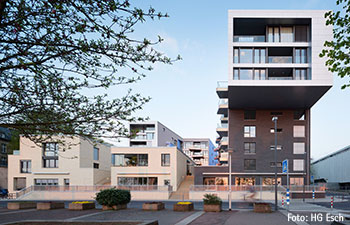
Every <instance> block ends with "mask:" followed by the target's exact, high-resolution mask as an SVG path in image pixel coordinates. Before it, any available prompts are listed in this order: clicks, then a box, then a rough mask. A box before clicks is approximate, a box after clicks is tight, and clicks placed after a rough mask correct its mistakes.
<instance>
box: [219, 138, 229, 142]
mask: <svg viewBox="0 0 350 225" xmlns="http://www.w3.org/2000/svg"><path fill="white" fill-rule="evenodd" d="M220 142H228V137H222V138H221V141H220Z"/></svg>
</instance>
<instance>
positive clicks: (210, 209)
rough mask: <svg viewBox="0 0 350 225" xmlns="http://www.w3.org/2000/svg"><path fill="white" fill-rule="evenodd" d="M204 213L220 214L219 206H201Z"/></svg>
mask: <svg viewBox="0 0 350 225" xmlns="http://www.w3.org/2000/svg"><path fill="white" fill-rule="evenodd" d="M203 208H204V211H205V212H221V204H220V205H207V204H204V205H203Z"/></svg>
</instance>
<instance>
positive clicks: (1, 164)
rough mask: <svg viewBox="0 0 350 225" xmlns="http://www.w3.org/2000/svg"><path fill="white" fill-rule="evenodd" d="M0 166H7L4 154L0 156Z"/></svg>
mask: <svg viewBox="0 0 350 225" xmlns="http://www.w3.org/2000/svg"><path fill="white" fill-rule="evenodd" d="M0 166H7V158H6V157H5V156H2V157H1V160H0Z"/></svg>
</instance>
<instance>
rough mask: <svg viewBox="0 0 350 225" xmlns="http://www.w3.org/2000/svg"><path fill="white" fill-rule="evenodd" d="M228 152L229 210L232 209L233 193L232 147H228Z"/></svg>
mask: <svg viewBox="0 0 350 225" xmlns="http://www.w3.org/2000/svg"><path fill="white" fill-rule="evenodd" d="M227 152H228V185H229V186H228V210H229V211H231V209H232V205H231V193H232V187H231V185H232V152H233V150H232V149H227Z"/></svg>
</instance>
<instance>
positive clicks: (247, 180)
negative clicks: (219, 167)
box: [235, 177, 255, 185]
mask: <svg viewBox="0 0 350 225" xmlns="http://www.w3.org/2000/svg"><path fill="white" fill-rule="evenodd" d="M235 185H255V178H254V177H236V178H235Z"/></svg>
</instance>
